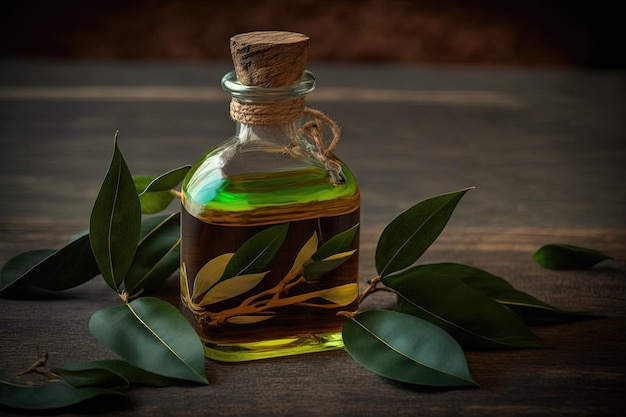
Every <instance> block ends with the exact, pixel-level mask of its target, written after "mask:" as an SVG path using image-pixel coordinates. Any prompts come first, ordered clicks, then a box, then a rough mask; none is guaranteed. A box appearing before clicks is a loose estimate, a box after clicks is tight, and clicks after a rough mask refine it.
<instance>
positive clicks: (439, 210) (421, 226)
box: [375, 188, 471, 277]
mask: <svg viewBox="0 0 626 417" xmlns="http://www.w3.org/2000/svg"><path fill="white" fill-rule="evenodd" d="M470 189H471V188H466V189H464V190H460V191H456V192H453V193H449V194H443V195H440V196H436V197H432V198H429V199H427V200H424V201H422V202H420V203H417V204H416V205H414V206H413V207H411V208H409V209H408V210H406V211H404V212H403V213H401V214H400V215H399V216H398V217H396V218H395V219H394V220H392V222H391V223H389V224H388V225H387V227H385V229H384V230H383V232H382V234H381V236H380V239H379V240H378V244H377V247H376V256H375V260H376V271H377V272H378V274H379V275H380V276H381V277H384V276H386V275H389V274H391V273H394V272H396V271H399V270H401V269H404V268H406V267H408V266H409V265H411V264H413V263H414V262H415V261H416V260H417V259H418V258H419V257H420V256H422V254H423V253H424V252H425V251H426V249H428V247H429V246H430V245H431V244H432V243H433V242H434V241H435V239H437V237H438V236H439V234H440V233H441V231H442V230H443V228H444V227H445V226H446V224H447V223H448V220H449V219H450V216H452V213H453V211H454V208H455V207H456V205H457V203H458V202H459V200H460V199H461V197H463V195H465V193H466V192H467V191H469V190H470Z"/></svg>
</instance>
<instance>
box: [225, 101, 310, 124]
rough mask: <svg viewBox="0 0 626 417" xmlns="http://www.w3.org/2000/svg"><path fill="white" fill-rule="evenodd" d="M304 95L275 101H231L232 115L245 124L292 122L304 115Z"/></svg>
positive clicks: (234, 118)
mask: <svg viewBox="0 0 626 417" xmlns="http://www.w3.org/2000/svg"><path fill="white" fill-rule="evenodd" d="M303 112H304V97H300V98H297V99H294V100H285V101H279V102H274V103H254V104H252V103H242V102H240V101H239V100H237V99H236V98H233V99H232V100H231V101H230V117H231V118H232V119H233V120H236V121H238V122H241V123H245V124H255V125H277V124H284V123H290V122H293V121H294V120H297V119H299V118H300V117H302V113H303Z"/></svg>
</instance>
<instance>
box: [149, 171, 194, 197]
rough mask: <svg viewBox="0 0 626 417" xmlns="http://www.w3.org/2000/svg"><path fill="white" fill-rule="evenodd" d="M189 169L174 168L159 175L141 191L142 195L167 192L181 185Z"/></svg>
mask: <svg viewBox="0 0 626 417" xmlns="http://www.w3.org/2000/svg"><path fill="white" fill-rule="evenodd" d="M189 169H191V165H184V166H182V167H178V168H174V169H173V170H171V171H168V172H166V173H165V174H161V175H159V176H158V177H156V178H155V179H154V180H152V182H150V184H148V186H147V187H145V189H144V190H143V191H142V192H143V193H153V192H160V191H169V190H171V189H173V188H175V187H176V186H178V184H180V183H181V181H182V180H184V179H185V175H187V172H189Z"/></svg>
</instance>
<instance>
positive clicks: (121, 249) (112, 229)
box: [89, 134, 141, 291]
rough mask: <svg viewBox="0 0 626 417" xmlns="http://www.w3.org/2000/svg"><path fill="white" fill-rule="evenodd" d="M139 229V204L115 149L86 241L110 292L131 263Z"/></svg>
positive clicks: (124, 163) (118, 284)
mask: <svg viewBox="0 0 626 417" xmlns="http://www.w3.org/2000/svg"><path fill="white" fill-rule="evenodd" d="M140 229H141V205H140V203H139V197H138V196H137V191H136V189H135V184H134V182H133V178H132V176H131V174H130V171H129V170H128V166H127V165H126V162H125V161H124V158H123V156H122V154H121V152H120V150H119V148H118V146H117V134H116V136H115V150H114V152H113V159H112V160H111V165H110V166H109V170H108V172H107V174H106V176H105V178H104V182H103V183H102V186H101V188H100V191H99V193H98V196H97V197H96V201H95V203H94V206H93V209H92V211H91V217H90V220H89V239H90V242H91V247H92V249H93V254H94V257H95V259H96V262H97V264H98V267H99V268H100V272H101V273H102V277H103V278H104V280H105V282H106V283H107V284H108V285H109V286H110V287H111V288H113V289H114V290H116V291H119V286H120V284H121V283H122V281H123V280H124V277H125V275H126V272H127V271H128V268H130V264H131V263H132V261H133V257H134V255H135V251H136V250H137V242H138V240H139V232H140Z"/></svg>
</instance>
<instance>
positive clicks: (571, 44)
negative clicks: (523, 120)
mask: <svg viewBox="0 0 626 417" xmlns="http://www.w3.org/2000/svg"><path fill="white" fill-rule="evenodd" d="M2 8H3V11H2V13H1V16H2V17H0V23H1V29H0V31H1V32H0V39H1V41H0V58H60V59H98V60H103V59H104V60H155V61H156V60H159V61H163V60H176V61H208V60H227V59H229V50H228V39H229V38H230V36H232V35H235V34H237V33H241V32H247V31H252V30H291V31H298V32H302V33H305V34H307V35H309V36H310V37H311V40H312V43H311V51H310V59H311V60H316V61H342V62H354V61H358V62H398V63H412V64H436V65H442V64H443V65H452V64H464V65H490V66H533V67H536V66H543V67H546V66H547V67H554V66H559V67H563V66H575V67H624V61H625V59H624V55H625V54H624V47H623V44H621V43H619V41H618V39H620V38H621V36H620V35H622V34H623V32H624V30H623V24H624V22H623V20H624V14H623V9H624V7H623V6H622V5H621V2H620V1H603V0H568V1H564V0H563V1H562V0H543V1H539V0H526V1H506V0H503V1H496V0H467V1H451V0H441V1H415V0H364V1H357V0H333V1H313V0H302V1H293V0H292V1H288V0H254V1H252V0H249V1H244V0H227V1H206V0H205V1H201V0H189V1H181V0H178V1H163V0H154V1H131V0H109V1H101V0H96V1H77V0H67V1H49V0H47V1H43V0H26V1H13V2H10V3H8V4H7V3H6V2H5V3H4V4H3V6H2Z"/></svg>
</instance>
